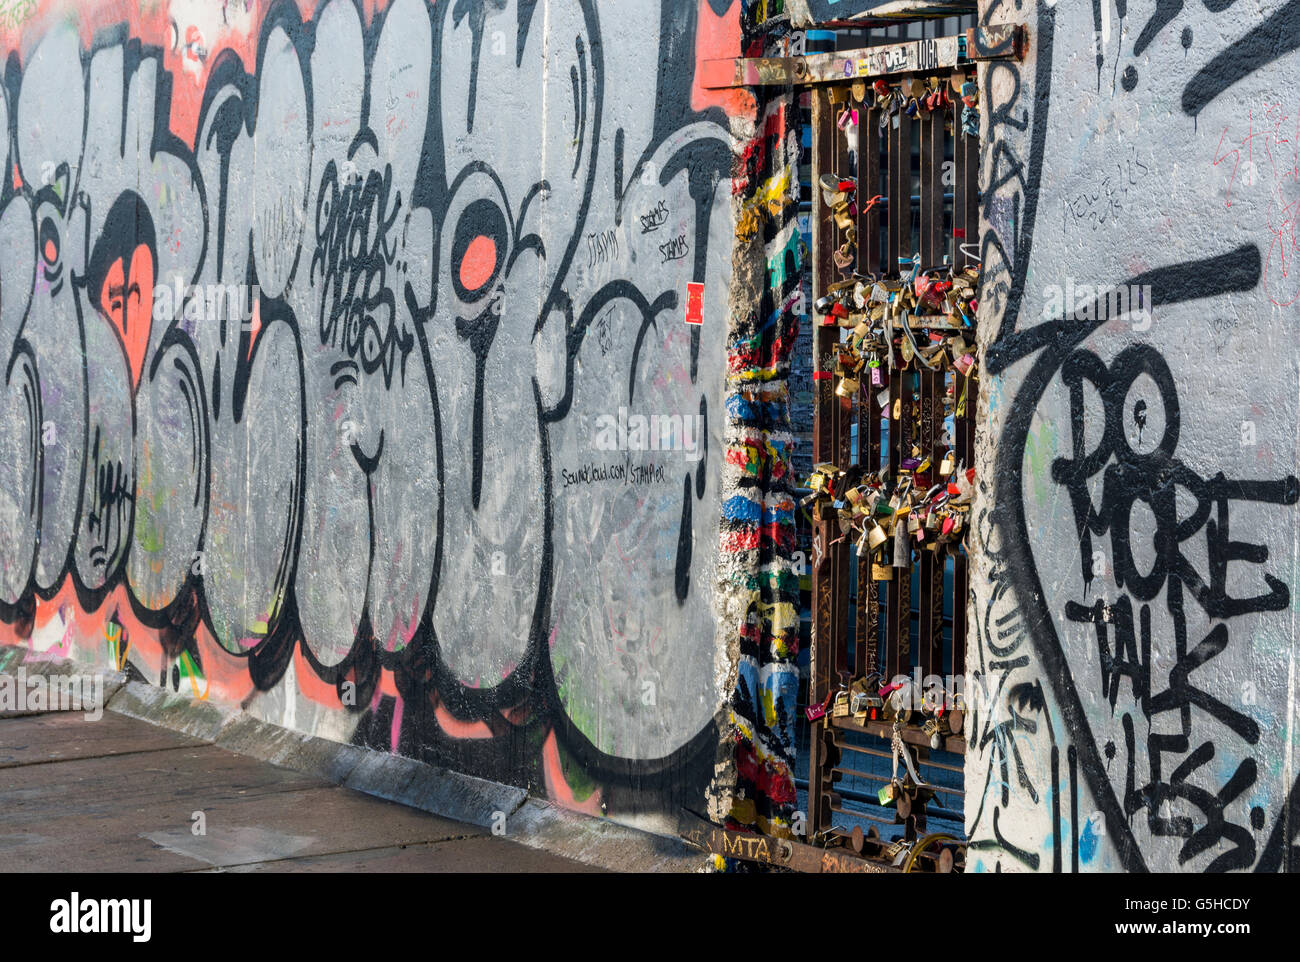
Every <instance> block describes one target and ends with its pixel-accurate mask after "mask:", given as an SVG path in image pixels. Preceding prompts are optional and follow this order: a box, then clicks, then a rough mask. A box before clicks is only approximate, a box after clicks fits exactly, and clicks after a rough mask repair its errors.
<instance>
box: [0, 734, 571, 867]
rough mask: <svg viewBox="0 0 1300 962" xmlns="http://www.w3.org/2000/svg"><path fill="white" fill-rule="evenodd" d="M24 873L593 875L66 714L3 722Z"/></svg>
mask: <svg viewBox="0 0 1300 962" xmlns="http://www.w3.org/2000/svg"><path fill="white" fill-rule="evenodd" d="M198 812H202V813H203V815H202V819H203V822H204V825H203V828H204V833H203V834H198V833H197V832H196V827H197V825H198V821H197V818H196V813H198ZM19 871H36V872H42V871H48V872H191V871H234V872H461V871H471V872H587V871H594V869H592V868H590V867H588V866H586V865H583V864H581V863H579V862H575V861H572V860H570V859H566V858H562V857H560V856H558V855H552V854H550V853H547V852H543V851H539V850H537V849H533V848H528V847H526V846H523V845H520V844H518V843H516V842H513V841H510V840H509V839H508V838H499V837H495V836H493V835H491V834H490V833H488V832H485V831H484V830H482V829H480V828H478V827H476V826H473V825H466V824H463V823H460V822H455V821H451V820H448V819H443V818H438V817H436V816H433V815H429V814H426V813H424V812H421V811H417V810H416V809H412V808H407V807H406V806H404V805H398V804H395V803H392V802H386V801H383V800H381V799H377V798H373V797H371V796H369V795H363V794H361V793H359V792H355V791H352V790H350V789H345V788H340V787H338V786H336V785H333V784H331V783H329V782H326V781H323V780H321V779H319V778H315V777H312V776H309V775H302V774H299V773H297V772H293V771H290V770H288V769H284V768H278V767H276V766H275V765H270V764H267V763H265V762H260V761H257V760H254V759H251V758H247V757H245V756H242V755H236V754H234V753H232V752H229V751H227V750H225V749H224V748H218V747H217V746H215V745H210V744H207V743H205V742H202V741H199V740H196V739H193V738H189V737H187V736H185V735H181V734H177V733H175V732H172V731H169V730H167V729H164V728H159V727H156V726H154V725H150V724H149V723H147V722H143V721H137V720H135V719H131V718H127V717H125V716H123V715H118V714H114V713H113V712H105V713H104V715H103V717H102V718H101V719H99V720H98V721H93V722H92V721H87V720H85V718H84V717H83V715H82V714H81V713H80V712H66V713H49V714H43V715H27V716H22V717H0V872H19Z"/></svg>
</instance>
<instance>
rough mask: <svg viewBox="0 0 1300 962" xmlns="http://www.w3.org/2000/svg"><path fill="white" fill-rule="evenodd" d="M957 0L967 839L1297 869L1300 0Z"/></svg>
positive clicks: (1164, 863) (1072, 853)
mask: <svg viewBox="0 0 1300 962" xmlns="http://www.w3.org/2000/svg"><path fill="white" fill-rule="evenodd" d="M980 7H981V17H982V19H983V20H984V21H985V22H1004V21H1006V22H1013V21H1020V22H1025V23H1027V25H1028V27H1029V31H1030V35H1031V40H1032V46H1031V51H1030V54H1029V56H1028V58H1027V59H1026V60H1025V61H1024V63H1022V64H1018V65H1011V64H997V65H992V66H989V67H988V68H987V69H986V70H985V71H984V79H985V81H986V90H987V93H986V99H985V102H984V104H983V129H984V134H985V144H986V146H985V150H984V169H983V178H982V184H983V189H984V199H983V224H982V229H983V237H982V251H983V257H984V264H985V270H986V277H985V281H984V288H983V293H982V297H981V304H980V331H981V338H982V340H983V348H984V352H985V354H984V357H985V365H984V367H985V372H986V373H985V376H984V383H983V392H982V397H981V408H980V414H981V417H982V419H983V421H984V423H983V426H982V428H981V431H980V437H979V464H978V470H979V473H980V478H981V482H980V498H979V502H978V504H977V506H976V534H977V536H978V537H977V545H976V551H977V559H978V560H977V575H976V578H975V583H974V592H973V609H972V610H973V616H974V623H975V625H976V633H975V635H974V636H973V637H972V638H971V639H970V646H969V658H968V664H969V665H970V666H971V671H972V672H973V674H974V677H973V678H972V679H968V686H969V683H970V682H972V681H974V682H977V683H979V684H980V685H981V686H983V687H985V688H986V689H987V690H989V691H990V692H992V693H993V697H992V698H991V702H990V704H988V705H986V706H984V707H982V708H981V709H980V710H977V712H976V713H975V717H974V718H973V720H972V722H971V723H968V738H969V739H970V753H969V755H968V756H967V767H966V779H967V794H966V821H967V827H968V830H969V832H970V833H971V836H972V839H973V843H972V844H973V846H974V850H973V851H972V859H971V864H972V865H973V867H975V868H977V869H983V870H985V871H994V870H1001V871H1010V870H1039V871H1051V870H1064V871H1071V870H1074V869H1076V868H1077V869H1078V870H1080V871H1090V870H1120V869H1128V870H1138V869H1142V868H1147V869H1152V870H1164V871H1217V870H1225V869H1255V870H1259V871H1277V870H1278V869H1279V868H1283V867H1291V868H1295V867H1296V865H1297V862H1296V858H1295V853H1294V849H1293V839H1294V835H1295V832H1296V831H1297V829H1298V828H1300V820H1297V818H1296V814H1297V813H1296V812H1295V810H1294V806H1295V805H1296V804H1297V800H1296V796H1295V793H1294V784H1295V780H1296V767H1295V754H1296V753H1295V744H1296V723H1297V715H1296V699H1295V694H1296V682H1297V677H1296V654H1297V650H1296V646H1297V630H1296V604H1297V601H1296V584H1297V561H1298V560H1300V558H1298V552H1297V539H1296V532H1297V530H1300V527H1298V526H1300V513H1298V512H1297V508H1296V500H1297V491H1298V486H1297V481H1296V477H1295V476H1296V475H1297V474H1300V471H1298V470H1297V460H1298V458H1297V431H1296V423H1297V414H1298V413H1300V411H1298V410H1297V408H1298V407H1300V377H1298V374H1297V365H1298V364H1300V351H1297V343H1296V339H1295V323H1296V320H1297V319H1298V318H1300V314H1297V311H1300V306H1297V305H1298V303H1300V271H1298V270H1297V263H1298V262H1297V260H1296V254H1297V253H1300V251H1298V250H1297V237H1296V223H1297V218H1296V213H1297V205H1298V203H1300V102H1298V101H1297V97H1296V90H1297V89H1300V88H1298V81H1300V54H1297V47H1298V46H1300V4H1297V3H1296V2H1294V0H1291V2H1287V0H1262V2H1259V3H1241V2H1237V3H1232V2H1228V3H1214V4H1212V3H1208V2H1207V3H1191V2H1188V3H1186V4H1184V3H1181V2H1173V3H1165V2H1160V3H1156V2H1155V0H1132V2H1128V3H1125V2H1122V0H1098V2H1094V3H1091V4H1089V3H1082V2H1073V0H1071V2H1060V3H1055V2H1043V0H1039V2H1027V3H1024V4H1022V5H1016V4H1009V3H1005V2H998V0H983V2H981V4H980ZM1094 36H1095V37H1096V38H1097V43H1096V45H1095V46H1094V43H1093V38H1094ZM1084 285H1087V286H1090V287H1091V288H1092V290H1091V291H1087V290H1082V289H1081V288H1082V286H1084ZM1130 286H1132V287H1133V288H1135V289H1137V290H1142V289H1146V290H1147V292H1148V294H1147V298H1144V300H1145V303H1144V304H1142V306H1141V308H1140V309H1139V311H1138V313H1136V314H1135V315H1134V316H1130V317H1121V316H1118V315H1120V314H1121V313H1122V311H1117V310H1113V309H1112V308H1111V306H1110V305H1107V308H1106V309H1105V310H1103V311H1101V312H1099V311H1098V310H1096V309H1095V308H1096V307H1097V304H1096V302H1095V298H1097V297H1098V296H1099V294H1101V293H1104V292H1108V291H1110V290H1112V289H1116V288H1124V289H1128V288H1129V287H1130ZM1071 295H1072V296H1071ZM1071 300H1073V303H1071ZM1116 306H1122V305H1116Z"/></svg>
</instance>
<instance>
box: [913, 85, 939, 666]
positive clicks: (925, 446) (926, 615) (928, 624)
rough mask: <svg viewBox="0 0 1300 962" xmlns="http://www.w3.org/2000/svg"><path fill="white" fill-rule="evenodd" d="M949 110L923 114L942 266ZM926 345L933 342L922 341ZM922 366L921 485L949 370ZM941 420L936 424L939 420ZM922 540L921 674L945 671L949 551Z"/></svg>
mask: <svg viewBox="0 0 1300 962" xmlns="http://www.w3.org/2000/svg"><path fill="white" fill-rule="evenodd" d="M943 120H944V114H943V111H941V110H935V111H930V112H923V113H922V115H921V121H920V127H921V251H920V253H921V263H922V265H923V266H925V267H937V266H938V265H939V262H940V261H941V259H942V257H943V247H944V243H943V241H944V238H943V158H944V134H943ZM922 346H923V347H925V346H928V345H922ZM918 367H919V368H920V381H921V417H920V422H921V423H920V425H919V428H920V441H921V457H922V458H923V459H925V458H928V459H929V460H930V463H931V468H930V470H929V471H928V472H926V474H925V475H924V476H923V477H924V480H922V477H918V479H917V481H918V487H920V486H922V485H924V486H925V487H928V486H929V481H930V479H931V478H934V477H937V476H938V470H937V469H938V465H939V461H940V460H941V459H942V457H943V454H942V452H940V451H938V450H937V447H938V445H937V442H938V438H939V434H940V430H939V428H940V426H941V425H942V423H943V390H944V375H943V372H941V371H930V370H928V369H926V368H925V367H923V366H921V365H920V364H919V362H918ZM936 422H937V423H936ZM926 535H927V537H926V540H925V541H923V542H922V543H921V551H920V552H919V555H920V562H919V564H920V571H919V576H920V577H919V581H918V587H919V589H920V598H919V599H918V605H917V607H918V609H919V623H918V625H917V655H918V660H919V663H920V666H921V674H922V675H923V676H924V675H929V674H932V673H933V674H942V673H943V569H944V556H943V555H941V554H939V553H938V552H937V551H934V550H931V546H932V545H934V544H935V542H934V539H933V536H932V534H931V532H929V531H927V532H926Z"/></svg>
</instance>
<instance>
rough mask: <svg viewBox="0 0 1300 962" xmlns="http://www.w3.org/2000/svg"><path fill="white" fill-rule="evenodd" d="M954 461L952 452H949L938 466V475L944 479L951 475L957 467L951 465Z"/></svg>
mask: <svg viewBox="0 0 1300 962" xmlns="http://www.w3.org/2000/svg"><path fill="white" fill-rule="evenodd" d="M954 460H955V459H954V457H953V452H951V451H949V452H948V453H947V454H945V455H944V457H943V462H942V463H941V464H940V465H939V474H940V475H941V476H943V477H945V478H946V477H947V476H948V475H950V474H952V472H953V470H954V469H955V468H956V467H957V465H956V464H954V463H953V462H954Z"/></svg>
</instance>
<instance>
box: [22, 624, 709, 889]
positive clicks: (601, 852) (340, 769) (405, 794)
mask: <svg viewBox="0 0 1300 962" xmlns="http://www.w3.org/2000/svg"><path fill="white" fill-rule="evenodd" d="M6 650H7V649H3V648H0V652H4V651H6ZM20 650H21V649H20ZM64 664H65V665H66V664H67V663H66V662H64ZM42 666H43V670H46V667H47V666H45V664H44V663H42ZM25 667H27V669H28V671H29V672H32V671H35V670H36V669H35V668H34V667H33V665H32V664H31V663H26V664H25ZM67 670H68V669H67V668H64V669H62V671H60V670H59V669H58V668H57V667H48V670H47V671H46V673H49V674H53V673H65V672H66V671H67ZM109 688H110V682H109V680H108V678H107V673H106V677H105V696H106V697H108V692H109ZM112 689H113V691H114V694H113V695H112V696H111V697H109V698H108V703H107V705H106V706H105V707H107V709H108V710H109V711H113V712H117V713H119V714H122V715H126V716H128V717H130V718H136V719H139V720H141V721H146V722H149V723H151V724H154V725H159V726H161V727H164V728H169V729H172V730H173V731H178V732H182V733H183V734H186V735H190V736H191V737H194V738H199V739H202V740H203V741H207V742H211V743H212V744H214V745H217V746H219V747H221V748H225V749H227V750H229V751H232V752H236V753H238V754H241V755H248V756H251V757H253V758H257V759H259V760H261V761H265V762H269V763H271V764H273V765H278V766H280V767H282V768H290V769H293V770H295V771H299V772H305V773H308V774H311V775H316V776H317V777H319V778H324V779H327V780H329V781H332V782H334V783H335V784H338V785H342V786H343V787H345V788H350V789H353V790H355V791H358V792H364V793H365V794H367V795H374V796H376V797H378V798H383V799H387V800H389V801H393V802H398V803H400V804H402V805H407V806H410V807H411V808H416V809H419V810H421V811H424V812H429V813H431V814H433V815H440V816H442V817H444V818H451V819H455V820H457V821H461V822H466V823H468V824H470V825H474V826H477V827H479V828H487V829H492V828H493V827H494V825H500V824H502V822H503V818H502V816H504V828H505V835H506V837H508V838H510V839H511V840H512V841H515V842H519V843H520V844H522V845H527V846H529V847H530V848H536V849H542V850H545V851H547V852H551V853H553V854H556V855H562V856H564V857H566V858H570V859H574V860H575V861H579V862H583V863H585V864H587V865H593V866H596V867H598V868H604V869H609V870H611V871H619V872H699V871H703V870H705V869H706V868H707V867H708V866H709V865H710V864H711V862H710V859H711V857H710V856H708V855H704V854H702V853H700V852H698V851H696V850H694V849H692V848H690V847H689V846H687V845H686V844H685V843H684V842H682V841H681V839H677V838H671V837H668V836H663V835H655V834H651V833H649V832H643V831H640V830H638V829H634V828H629V827H627V826H625V825H619V824H616V823H613V822H608V821H605V820H603V819H598V818H593V817H591V816H589V815H583V814H581V813H577V812H571V811H568V810H566V809H562V808H559V807H557V806H555V805H552V804H550V803H548V802H546V801H543V800H541V799H537V798H530V797H529V796H528V794H527V793H526V792H525V791H524V790H523V789H521V788H516V787H514V786H511V785H503V784H500V783H499V782H491V781H487V780H485V779H481V778H474V777H473V776H470V775H464V774H462V773H460V772H454V771H450V770H447V769H443V768H437V767H435V766H432V765H426V764H424V763H423V762H418V761H414V760H412V759H409V758H404V757H402V756H400V755H391V754H387V753H385V752H377V751H374V750H372V749H368V748H359V747H357V746H355V745H344V744H341V743H339V742H332V741H329V740H328V739H324V738H319V737H317V736H314V735H307V734H304V733H302V732H296V731H292V730H290V729H287V728H281V727H280V726H278V725H273V724H271V723H269V722H265V721H262V720H260V719H257V718H253V717H252V716H251V715H248V714H247V713H245V712H243V711H242V710H240V709H239V708H238V707H235V706H230V705H220V704H216V703H213V702H208V701H198V700H195V699H194V698H191V697H189V696H186V695H180V694H177V693H175V692H169V691H167V690H165V689H162V688H158V687H156V686H153V685H148V684H144V683H142V682H137V681H126V679H125V677H124V676H122V677H121V678H117V679H115V680H114V682H113V685H112Z"/></svg>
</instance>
